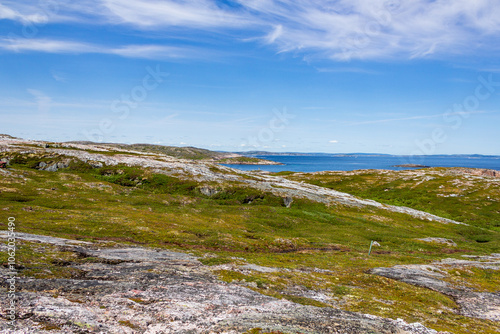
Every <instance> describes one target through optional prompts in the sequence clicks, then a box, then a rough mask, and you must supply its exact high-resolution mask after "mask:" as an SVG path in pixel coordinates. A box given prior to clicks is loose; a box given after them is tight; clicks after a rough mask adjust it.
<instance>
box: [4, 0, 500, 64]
mask: <svg viewBox="0 0 500 334" xmlns="http://www.w3.org/2000/svg"><path fill="white" fill-rule="evenodd" d="M0 19H7V20H15V21H20V22H35V23H39V24H42V23H43V24H45V23H47V22H48V23H52V22H61V21H77V22H85V23H86V24H89V25H117V24H119V25H121V24H126V25H127V26H128V27H130V28H131V29H136V30H139V31H151V30H157V31H159V32H163V33H175V36H176V37H178V38H186V39H188V40H189V41H191V42H195V43H204V42H206V41H205V40H204V39H203V38H204V37H200V36H203V35H202V34H200V32H201V31H210V32H212V33H216V34H219V35H218V36H219V37H220V38H223V39H229V40H231V41H232V42H235V41H238V42H242V41H246V42H247V43H255V41H256V40H259V39H260V41H261V42H262V43H264V44H268V45H269V46H270V47H273V48H274V49H275V50H277V51H278V52H294V53H299V54H302V55H303V56H304V57H305V58H306V59H307V60H309V59H314V58H328V59H333V60H335V61H346V60H350V59H363V60H378V59H401V58H403V59H412V58H429V57H443V56H448V55H461V54H467V55H469V54H473V53H474V52H481V51H482V50H492V49H495V50H497V51H498V49H500V46H498V43H495V42H496V41H497V40H498V38H499V37H500V6H499V5H498V1H497V0H474V1H471V0H413V1H391V0H337V1H316V0H296V1H293V2H291V1H284V0H233V1H230V2H221V1H216V0H184V1H176V0H162V1H160V0H128V1H122V0H81V1H78V2H75V1H70V0H59V1H57V8H54V9H53V10H51V11H47V10H44V9H43V8H40V4H39V3H37V2H32V1H26V0H17V1H14V0H5V1H3V2H2V5H0ZM46 21H47V22H46ZM172 29H174V30H172ZM229 32H231V33H229ZM54 39H56V38H54ZM75 43H80V44H82V45H87V46H88V45H89V44H91V45H90V46H91V47H95V45H93V44H92V43H91V42H90V41H88V40H85V41H78V42H75ZM19 47H20V48H21V49H22V47H23V45H20V46H19ZM24 47H25V48H28V46H24ZM68 48H70V49H74V48H75V45H73V46H68V45H67V44H65V45H47V46H46V48H45V50H54V52H57V51H58V52H67V50H68ZM4 49H5V47H4ZM99 49H100V50H102V49H103V48H102V47H99ZM34 50H39V51H43V50H44V49H43V48H41V47H37V48H34ZM146 51H147V53H148V54H158V53H160V54H162V53H166V54H167V55H170V57H176V56H175V54H176V53H177V52H178V51H179V50H174V49H172V48H170V49H161V47H160V46H154V47H153V46H152V47H150V48H149V49H148V50H146ZM91 52H94V51H91ZM103 53H105V52H103ZM109 53H113V52H112V51H109ZM114 53H115V54H119V55H122V56H129V57H130V56H133V57H137V53H136V52H135V51H134V48H127V47H121V48H118V49H117V50H115V52H114Z"/></svg>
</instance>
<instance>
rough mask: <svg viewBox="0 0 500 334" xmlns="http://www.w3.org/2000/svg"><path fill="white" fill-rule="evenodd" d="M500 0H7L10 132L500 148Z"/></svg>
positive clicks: (310, 145) (3, 42) (426, 150)
mask: <svg viewBox="0 0 500 334" xmlns="http://www.w3.org/2000/svg"><path fill="white" fill-rule="evenodd" d="M499 37H500V6H499V5H498V2H497V1H495V0H475V1H470V0H433V1H430V0H415V1H402V0H401V1H399V0H349V1H347V0H336V1H313V0H297V1H283V0H246V1H243V0H235V1H216V0H186V1H180V0H178V1H174V0H127V1H123V0H82V1H69V0H41V1H39V2H38V1H23V0H2V1H1V2H0V113H1V114H0V115H1V116H2V117H1V119H2V121H1V123H0V124H1V126H0V133H8V134H11V135H14V136H19V137H23V138H31V139H42V140H54V141H69V140H92V141H104V142H123V143H137V142H140V143H159V144H164V145H177V146H185V145H190V146H197V147H204V148H208V149H213V150H227V151H248V150H268V151H296V152H298V151H300V152H331V153H348V152H379V153H392V154H457V153H463V154H466V153H478V154H495V155H500V146H499V145H498V143H499V139H500V138H499V137H500V131H498V126H499V124H500V109H499V107H500V103H499V102H500V64H499V63H498V61H499V59H500V57H499V56H500V42H499V41H500V38H499Z"/></svg>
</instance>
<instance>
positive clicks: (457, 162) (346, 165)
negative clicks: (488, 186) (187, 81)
mask: <svg viewBox="0 0 500 334" xmlns="http://www.w3.org/2000/svg"><path fill="white" fill-rule="evenodd" d="M252 156H253V157H256V158H261V159H266V160H271V161H276V162H281V163H283V164H284V165H258V166H257V165H226V166H229V167H233V168H237V169H241V170H256V169H260V170H265V171H269V172H281V171H292V172H319V171H327V170H332V171H335V170H338V171H350V170H357V169H391V170H403V169H411V168H403V167H394V166H395V165H402V164H409V163H412V164H419V165H425V166H429V167H468V168H486V169H495V170H500V156H480V155H471V156H468V155H427V156H397V155H364V154H360V155H357V154H349V155H342V154H331V155H326V154H318V155H252Z"/></svg>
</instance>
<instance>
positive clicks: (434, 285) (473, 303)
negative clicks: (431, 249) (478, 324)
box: [371, 254, 500, 321]
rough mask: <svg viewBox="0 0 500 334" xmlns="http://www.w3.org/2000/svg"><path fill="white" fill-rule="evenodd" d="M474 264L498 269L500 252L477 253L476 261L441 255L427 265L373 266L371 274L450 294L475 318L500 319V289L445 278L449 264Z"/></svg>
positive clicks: (450, 266) (462, 308)
mask: <svg viewBox="0 0 500 334" xmlns="http://www.w3.org/2000/svg"><path fill="white" fill-rule="evenodd" d="M467 267H478V268H483V269H491V270H500V254H492V255H491V256H487V257H479V258H477V259H476V261H471V260H460V259H443V260H441V261H440V262H435V263H433V264H431V265H399V266H394V267H390V268H375V269H372V270H371V273H372V274H375V275H379V276H383V277H387V278H391V279H394V280H398V281H401V282H404V283H408V284H412V285H415V286H420V287H424V288H427V289H431V290H434V291H437V292H440V293H443V294H445V295H448V296H450V297H452V298H453V299H454V300H455V302H456V303H457V304H458V305H459V306H460V311H459V312H460V314H462V315H464V316H468V317H474V318H479V319H488V320H493V321H500V292H499V291H497V292H478V291H475V290H474V289H472V288H469V287H464V286H457V285H455V284H451V283H449V282H447V281H446V278H447V276H448V271H447V270H448V269H449V268H467Z"/></svg>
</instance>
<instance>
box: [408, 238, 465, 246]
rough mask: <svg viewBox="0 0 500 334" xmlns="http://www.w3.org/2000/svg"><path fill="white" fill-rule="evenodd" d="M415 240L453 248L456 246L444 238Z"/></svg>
mask: <svg viewBox="0 0 500 334" xmlns="http://www.w3.org/2000/svg"><path fill="white" fill-rule="evenodd" d="M417 240H420V241H425V242H434V243H438V244H445V245H448V246H453V247H456V246H457V244H456V243H455V242H454V241H453V240H451V239H446V238H423V239H417Z"/></svg>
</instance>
